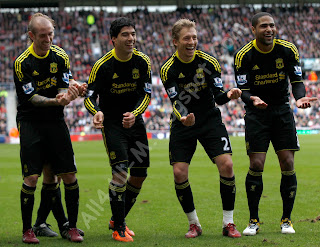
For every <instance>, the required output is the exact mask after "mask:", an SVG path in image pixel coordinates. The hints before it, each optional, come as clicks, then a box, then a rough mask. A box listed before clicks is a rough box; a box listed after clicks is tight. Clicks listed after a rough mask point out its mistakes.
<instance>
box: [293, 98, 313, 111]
mask: <svg viewBox="0 0 320 247" xmlns="http://www.w3.org/2000/svg"><path fill="white" fill-rule="evenodd" d="M317 100H318V98H316V97H303V98H301V99H298V100H297V102H296V106H297V107H298V108H302V109H306V108H309V107H311V102H313V101H317Z"/></svg>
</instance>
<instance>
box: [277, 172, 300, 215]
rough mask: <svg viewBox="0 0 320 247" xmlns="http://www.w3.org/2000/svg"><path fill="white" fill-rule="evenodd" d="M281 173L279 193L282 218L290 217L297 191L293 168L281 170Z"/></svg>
mask: <svg viewBox="0 0 320 247" xmlns="http://www.w3.org/2000/svg"><path fill="white" fill-rule="evenodd" d="M281 174H282V178H281V184H280V193H281V197H282V203H283V215H282V219H285V218H288V219H290V217H291V212H292V209H293V204H294V200H295V198H296V193H297V177H296V172H295V170H293V171H282V172H281Z"/></svg>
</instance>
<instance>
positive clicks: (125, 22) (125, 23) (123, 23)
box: [109, 17, 136, 38]
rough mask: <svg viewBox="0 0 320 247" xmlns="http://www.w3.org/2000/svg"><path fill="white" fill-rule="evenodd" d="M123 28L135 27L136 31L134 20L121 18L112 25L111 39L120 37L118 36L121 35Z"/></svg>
mask: <svg viewBox="0 0 320 247" xmlns="http://www.w3.org/2000/svg"><path fill="white" fill-rule="evenodd" d="M123 27H133V28H134V29H136V27H135V23H134V22H133V21H132V20H130V19H129V18H127V17H119V18H117V19H115V20H114V21H113V22H112V23H111V26H110V31H109V32H110V38H112V37H118V34H119V33H120V31H121V29H122V28H123Z"/></svg>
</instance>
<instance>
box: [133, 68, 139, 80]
mask: <svg viewBox="0 0 320 247" xmlns="http://www.w3.org/2000/svg"><path fill="white" fill-rule="evenodd" d="M132 78H133V79H139V78H140V73H139V70H138V69H133V70H132Z"/></svg>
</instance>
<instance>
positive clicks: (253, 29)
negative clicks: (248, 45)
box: [251, 26, 256, 35]
mask: <svg viewBox="0 0 320 247" xmlns="http://www.w3.org/2000/svg"><path fill="white" fill-rule="evenodd" d="M251 31H252V33H253V34H254V35H255V34H256V29H255V28H254V26H251Z"/></svg>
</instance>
